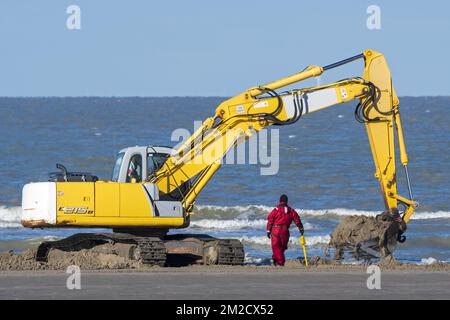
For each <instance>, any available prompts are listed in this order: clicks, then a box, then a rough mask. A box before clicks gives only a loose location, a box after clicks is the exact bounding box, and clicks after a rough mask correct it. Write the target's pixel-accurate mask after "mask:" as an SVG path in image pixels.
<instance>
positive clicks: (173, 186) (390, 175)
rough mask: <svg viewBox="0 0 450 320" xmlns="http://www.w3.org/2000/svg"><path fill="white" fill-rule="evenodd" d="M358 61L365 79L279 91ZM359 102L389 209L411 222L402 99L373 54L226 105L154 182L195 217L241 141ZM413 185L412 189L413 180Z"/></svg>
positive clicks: (360, 116)
mask: <svg viewBox="0 0 450 320" xmlns="http://www.w3.org/2000/svg"><path fill="white" fill-rule="evenodd" d="M358 59H363V60H364V66H365V67H364V72H363V74H362V76H361V77H355V78H350V79H345V80H341V81H338V82H335V83H331V84H328V85H323V86H317V87H313V88H304V89H296V90H292V91H290V92H287V93H284V94H278V93H277V92H276V91H275V90H277V89H280V88H282V87H285V86H288V85H292V84H294V83H297V82H299V81H302V80H305V79H308V78H311V77H316V76H320V75H321V74H323V73H324V72H326V71H327V70H330V69H333V68H336V67H339V66H341V65H343V64H346V63H350V62H353V61H355V60H358ZM265 94H269V95H270V96H267V95H265ZM356 99H357V100H360V103H359V105H358V107H357V109H356V110H355V116H356V119H357V120H358V121H359V122H361V123H364V124H365V126H366V129H367V134H368V138H369V143H370V147H371V150H372V154H373V160H374V164H375V177H376V178H377V179H378V181H379V183H380V188H381V194H382V197H383V200H384V205H385V208H386V209H390V208H396V207H397V206H398V201H401V202H402V203H404V204H405V205H406V206H407V209H406V211H405V216H404V219H405V221H406V222H407V221H408V220H409V218H410V216H411V215H412V213H413V212H414V208H415V202H414V201H413V199H412V193H411V192H410V198H409V199H406V198H404V197H402V196H399V195H398V194H397V180H396V162H395V136H396V135H397V138H398V139H397V140H398V143H399V150H400V157H401V162H402V164H403V165H404V166H405V170H406V172H407V164H408V156H407V153H406V147H405V142H404V137H403V130H402V125H401V119H400V111H399V99H398V97H397V95H396V93H395V90H394V88H393V86H392V79H391V74H390V71H389V68H388V65H387V63H386V60H385V58H384V56H383V55H382V54H381V53H378V52H376V51H373V50H366V51H364V53H362V54H360V55H357V56H354V57H351V58H349V59H345V60H343V61H340V62H337V63H334V64H331V65H328V66H325V67H319V66H310V67H308V68H306V69H305V70H304V71H302V72H299V73H297V74H295V75H292V76H289V77H286V78H283V79H280V80H277V81H274V82H271V83H268V84H265V85H262V86H258V87H254V88H250V89H249V90H247V91H245V92H243V93H241V94H239V95H237V96H235V97H233V98H231V99H229V100H227V101H224V102H223V103H221V104H220V105H219V106H218V108H217V110H216V112H215V115H214V117H211V118H208V119H206V120H205V121H204V122H203V125H202V126H201V127H200V128H199V129H198V130H197V131H196V132H195V133H194V134H193V135H192V136H191V137H190V138H189V139H188V140H187V141H186V142H185V143H184V144H183V145H182V146H181V147H180V148H178V150H176V152H175V153H174V154H173V155H172V156H171V157H170V158H169V159H168V160H167V161H166V162H165V164H164V166H162V168H161V169H160V170H159V171H157V172H155V174H154V175H153V177H152V179H151V180H150V181H151V182H152V183H155V184H157V185H158V189H159V191H160V192H162V193H165V194H170V193H172V192H177V193H178V194H181V200H182V202H183V205H184V207H185V209H186V210H187V211H188V212H190V211H191V210H192V207H193V204H194V203H195V199H196V197H197V196H198V194H199V193H200V191H201V190H202V188H203V187H204V186H205V185H206V183H207V182H208V181H209V180H210V179H211V177H212V176H213V174H214V173H215V172H216V171H217V170H218V169H219V168H220V165H221V161H222V159H223V157H224V155H225V154H226V153H227V152H228V151H229V150H230V149H231V148H233V147H234V146H236V145H237V144H238V143H239V142H241V141H244V140H246V139H248V138H250V137H251V136H252V135H254V134H255V133H257V132H258V131H260V130H262V129H264V128H266V127H268V126H271V125H279V126H280V125H289V124H293V123H295V122H296V121H297V120H299V119H300V117H302V116H304V115H306V114H308V113H311V112H316V111H319V110H322V109H324V108H328V107H330V106H334V105H337V104H340V103H343V102H349V101H352V100H356ZM394 126H395V127H396V130H394ZM192 180H193V181H195V182H194V183H193V186H192V188H190V189H189V190H187V191H186V192H184V193H183V192H182V189H183V188H182V186H183V185H184V184H185V183H186V182H187V181H192ZM407 183H408V190H411V187H410V183H409V178H408V180H407Z"/></svg>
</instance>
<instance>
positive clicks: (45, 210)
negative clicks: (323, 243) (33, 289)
mask: <svg viewBox="0 0 450 320" xmlns="http://www.w3.org/2000/svg"><path fill="white" fill-rule="evenodd" d="M360 59H362V60H364V71H363V74H362V76H358V77H353V78H347V79H344V80H340V81H337V82H334V83H330V84H326V85H320V86H315V87H310V88H301V89H292V90H289V91H285V92H283V93H278V92H277V91H276V90H277V89H280V88H283V87H286V86H290V85H292V84H295V83H298V82H300V81H303V80H306V79H309V78H314V77H318V76H320V75H322V74H323V73H324V72H326V71H328V70H330V69H333V68H337V67H339V66H342V65H344V64H347V63H351V62H353V61H356V60H360ZM352 100H359V103H358V105H357V107H356V110H355V118H356V120H357V121H358V122H360V123H363V124H364V125H365V126H366V129H367V135H368V138H369V143H370V147H371V150H372V154H373V160H374V163H375V177H376V179H377V180H378V181H379V184H380V188H381V194H382V196H383V200H384V206H385V208H386V209H392V208H397V207H398V206H399V204H403V205H404V210H403V211H402V212H403V213H402V219H403V221H404V222H405V223H407V222H408V221H409V219H410V218H411V215H412V214H413V212H414V210H415V207H416V206H417V204H416V202H415V201H414V200H413V195H412V191H411V186H410V181H409V176H408V170H407V164H408V156H407V153H406V148H405V141H404V137H403V130H402V124H401V120H400V110H399V99H398V97H397V95H396V93H395V90H394V88H393V86H392V79H391V73H390V71H389V68H388V65H387V63H386V60H385V57H384V55H383V54H381V53H378V52H376V51H374V50H365V51H364V52H363V53H361V54H359V55H356V56H353V57H351V58H348V59H345V60H342V61H339V62H336V63H333V64H330V65H327V66H324V67H320V66H309V67H307V68H306V69H304V70H303V71H301V72H298V73H296V74H294V75H292V76H288V77H285V78H282V79H280V80H277V81H274V82H270V83H267V84H265V85H262V86H257V87H253V88H250V89H248V90H247V91H245V92H243V93H241V94H238V95H236V96H235V97H232V98H231V99H228V100H226V101H224V102H222V103H221V104H220V105H219V106H218V107H217V109H216V112H215V114H214V116H213V117H210V118H207V119H206V120H205V121H204V122H203V124H202V125H201V126H200V127H199V128H198V130H196V131H195V132H194V133H193V135H192V136H191V137H189V138H188V139H187V140H186V141H184V143H183V144H182V145H181V146H180V147H179V148H177V149H176V150H175V149H172V148H169V147H162V146H143V147H130V148H126V149H123V150H121V151H120V152H119V153H118V155H117V158H116V160H115V165H114V168H113V174H112V179H111V180H110V181H100V180H98V178H97V177H96V176H93V175H91V174H89V173H83V172H69V171H67V169H66V168H65V167H64V166H62V165H57V167H58V168H59V169H60V171H59V172H56V173H52V174H50V178H49V181H47V182H37V183H28V184H26V185H25V186H24V188H23V195H22V210H23V213H22V214H23V215H22V224H23V226H25V227H30V228H55V227H56V228H61V227H71V228H73V227H76V228H82V227H89V228H93V227H96V228H98V227H100V228H112V229H113V232H112V233H79V234H75V235H72V236H70V237H68V238H65V239H62V240H58V241H47V242H43V243H42V244H41V245H40V246H39V248H38V250H37V254H36V259H37V260H38V261H46V259H47V255H48V252H49V251H50V250H51V249H53V248H57V249H60V250H64V251H74V250H79V249H80V248H91V247H93V246H96V245H98V244H103V243H105V242H109V243H117V242H118V243H130V244H134V249H133V252H130V256H131V257H132V258H134V259H139V260H141V261H142V262H143V263H146V264H153V265H167V264H170V262H169V260H170V259H169V257H172V258H173V257H176V256H177V255H178V256H184V257H189V259H191V262H192V263H194V262H195V263H204V264H231V265H235V264H242V263H243V262H244V249H243V245H242V244H241V242H240V241H238V240H236V239H216V238H213V237H209V236H206V235H189V234H186V235H183V234H177V235H168V234H167V232H168V230H169V229H178V228H186V227H188V226H189V222H190V215H191V212H192V210H193V207H194V204H195V201H196V198H197V196H198V195H199V193H200V192H201V190H202V189H203V188H204V187H205V186H206V184H207V183H208V181H210V179H211V178H212V177H213V175H214V173H215V172H216V171H217V170H218V169H219V168H220V167H221V164H222V160H223V158H224V156H225V155H226V153H227V152H228V151H229V150H231V149H232V148H234V147H236V146H237V145H238V144H239V143H241V142H243V141H245V140H246V139H249V138H250V137H251V136H253V135H255V134H256V133H257V132H258V131H260V130H262V129H264V128H267V127H269V126H272V125H274V126H285V125H291V124H294V123H296V122H297V121H298V120H299V119H300V118H301V117H302V116H305V115H307V114H308V113H311V112H316V111H319V110H322V109H325V108H328V107H330V106H334V105H337V104H340V103H344V102H349V101H352ZM394 127H395V128H394ZM395 137H396V138H397V141H398V145H399V153H400V160H401V163H402V165H403V166H404V169H405V173H406V182H407V186H408V190H409V198H405V197H403V196H400V195H399V194H398V193H397V180H396V161H395Z"/></svg>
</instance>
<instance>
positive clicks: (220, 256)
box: [36, 233, 245, 267]
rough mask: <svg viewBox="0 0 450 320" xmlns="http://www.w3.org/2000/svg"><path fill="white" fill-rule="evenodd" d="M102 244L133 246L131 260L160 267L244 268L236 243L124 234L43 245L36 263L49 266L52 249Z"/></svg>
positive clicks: (240, 247) (84, 235)
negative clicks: (191, 265)
mask: <svg viewBox="0 0 450 320" xmlns="http://www.w3.org/2000/svg"><path fill="white" fill-rule="evenodd" d="M105 243H111V244H114V243H125V244H132V245H136V248H135V250H134V251H133V254H131V256H130V257H129V258H130V259H133V260H139V261H141V262H142V263H143V264H146V265H157V266H161V267H163V266H167V265H169V266H180V265H189V264H204V265H243V264H244V257H245V255H244V246H243V245H242V243H241V242H240V241H239V240H237V239H217V238H213V237H210V236H207V235H170V236H167V237H165V238H164V239H161V238H159V237H151V236H136V235H132V234H126V233H77V234H74V235H72V236H69V237H67V238H64V239H61V240H56V241H45V242H42V243H41V244H40V245H39V247H38V249H37V252H36V261H40V262H48V254H49V252H50V251H51V250H52V249H58V250H61V251H67V252H69V251H79V250H82V249H91V248H93V247H95V246H97V245H101V244H105Z"/></svg>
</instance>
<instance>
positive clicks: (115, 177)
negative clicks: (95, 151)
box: [111, 152, 125, 182]
mask: <svg viewBox="0 0 450 320" xmlns="http://www.w3.org/2000/svg"><path fill="white" fill-rule="evenodd" d="M124 155H125V153H124V152H120V153H119V154H118V155H117V157H116V161H115V162H114V168H113V172H112V177H111V181H114V182H117V181H119V174H120V167H121V166H122V160H123V156H124Z"/></svg>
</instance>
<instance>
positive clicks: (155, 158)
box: [147, 153, 169, 175]
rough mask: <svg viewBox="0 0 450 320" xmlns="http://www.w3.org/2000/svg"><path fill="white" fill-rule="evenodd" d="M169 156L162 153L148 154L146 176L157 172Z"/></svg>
mask: <svg viewBox="0 0 450 320" xmlns="http://www.w3.org/2000/svg"><path fill="white" fill-rule="evenodd" d="M168 156H169V155H167V154H164V153H149V154H148V156H147V174H148V175H151V174H153V173H154V172H155V171H158V170H159V169H160V168H161V167H162V165H163V164H164V162H166V159H167V157H168Z"/></svg>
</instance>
